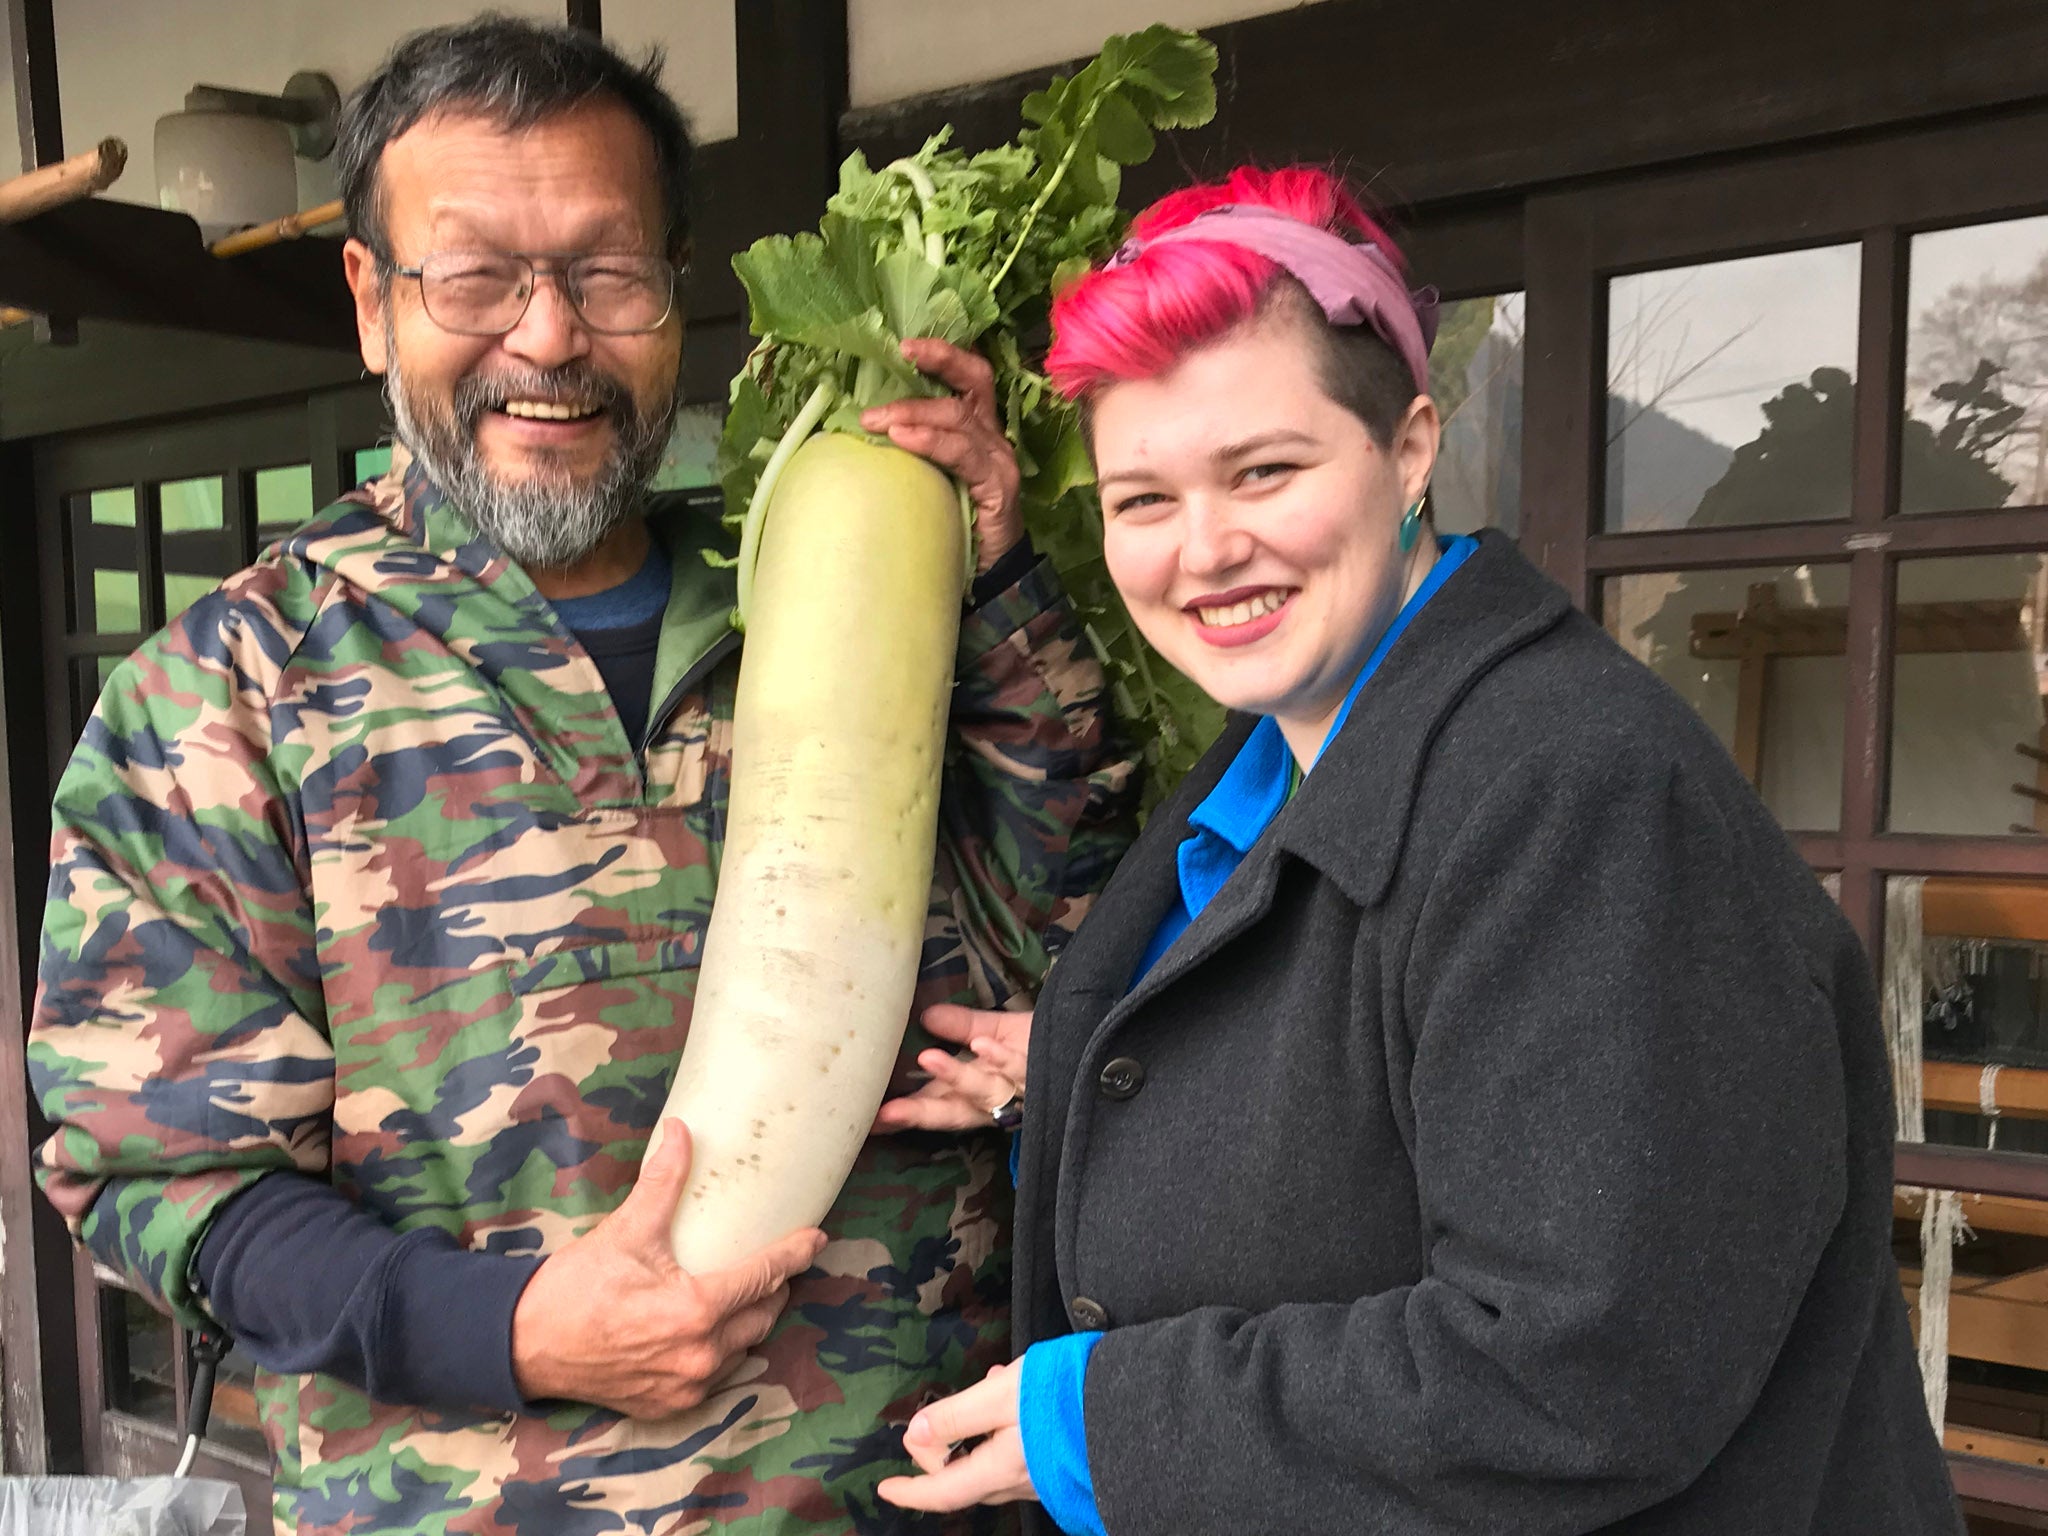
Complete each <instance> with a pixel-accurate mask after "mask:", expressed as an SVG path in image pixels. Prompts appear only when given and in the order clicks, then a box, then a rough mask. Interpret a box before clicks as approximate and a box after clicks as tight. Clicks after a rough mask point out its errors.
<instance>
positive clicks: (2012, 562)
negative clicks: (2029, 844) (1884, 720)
mask: <svg viewBox="0 0 2048 1536" xmlns="http://www.w3.org/2000/svg"><path fill="white" fill-rule="evenodd" d="M2043 566H2044V560H2043V557H2042V556H2040V555H2038V554H2021V555H1968V556H1962V557H1958V558H1952V559H1940V560H1904V561H1901V562H1900V563H1899V585H1898V612H1897V617H1896V619H1895V621H1894V625H1893V634H1894V644H1895V649H1896V658H1895V660H1894V662H1893V671H1892V770H1891V776H1892V777H1891V814H1890V825H1891V828H1892V830H1893V831H1895V832H1953V833H2001V832H2015V833H2021V834H2043V833H2048V761H2044V759H2043V757H2042V754H2043V753H2044V752H2048V736H2044V734H2043V732H2042V720H2043V716H2042V710H2041V685H2042V680H2043V675H2044V673H2043V664H2044V662H2048V650H2044V647H2043V633H2042V626H2043V621H2044V598H2048V574H2044V569H2043Z"/></svg>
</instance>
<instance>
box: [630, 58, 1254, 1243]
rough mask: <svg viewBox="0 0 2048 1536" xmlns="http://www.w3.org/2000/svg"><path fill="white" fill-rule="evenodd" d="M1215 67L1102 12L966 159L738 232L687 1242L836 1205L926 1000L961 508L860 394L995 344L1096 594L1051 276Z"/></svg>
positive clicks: (923, 159) (719, 1239)
mask: <svg viewBox="0 0 2048 1536" xmlns="http://www.w3.org/2000/svg"><path fill="white" fill-rule="evenodd" d="M1215 68H1216V50H1215V49H1214V48H1212V47H1210V46H1209V44H1207V43H1205V42H1203V41H1202V40H1201V39H1200V38H1198V37H1195V36H1193V35H1192V34H1190V33H1186V32H1177V31H1175V30H1173V29H1172V28H1169V27H1149V28H1147V29H1146V30H1144V31H1143V32H1138V33H1134V34H1132V35H1130V36H1126V37H1112V38H1110V39H1108V40H1107V41H1106V42H1105V43H1104V44H1103V49H1102V54H1101V57H1100V58H1098V59H1096V60H1095V61H1094V62H1092V63H1090V64H1089V65H1087V66H1086V67H1085V68H1083V69H1082V70H1081V71H1080V72H1079V73H1077V74H1076V75H1074V76H1073V77H1072V78H1071V79H1067V78H1063V77H1055V78H1054V79H1053V80H1052V81H1050V82H1049V83H1048V85H1047V87H1046V89H1045V90H1043V91H1040V92H1034V93H1033V95H1032V96H1031V98H1030V99H1029V100H1028V101H1027V102H1026V103H1025V113H1026V116H1027V117H1028V119H1029V120H1030V122H1031V124H1032V125H1033V126H1030V127H1027V128H1025V129H1024V130H1023V131H1022V132H1021V133H1019V134H1018V136H1017V142H1016V143H1015V144H1014V145H1006V146H1001V147H998V148H995V149H989V150H983V151H980V152H978V153H976V154H972V155H970V154H968V153H967V152H965V151H963V150H960V149H955V148H952V147H949V145H948V143H947V135H945V134H939V135H937V136H935V137H934V138H932V139H930V140H928V141H927V142H926V143H925V145H924V147H923V148H922V149H920V150H918V151H917V153H916V154H913V155H906V156H905V157H904V158H902V159H900V160H896V161H893V162H891V163H890V164H888V165H885V166H882V167H881V168H879V169H873V170H871V169H870V168H869V167H868V164H867V162H866V160H865V159H864V158H862V157H861V156H860V155H859V154H855V155H852V156H850V157H849V158H848V159H847V161H846V163H845V164H844V165H843V166H841V167H840V177H839V190H838V192H837V193H836V194H835V195H834V196H833V197H832V198H831V199H830V200H829V203H828V208H827V212H826V216H825V219H824V221H823V223H822V225H821V232H820V233H819V234H816V235H812V234H803V235H797V236H782V235H771V236H768V237H766V238H764V239H762V240H758V241H756V242H755V243H754V245H753V246H752V247H751V248H749V249H748V250H746V251H744V252H742V253H741V254H740V255H738V256H736V257H734V258H733V268H734V270H735V271H736V272H737V273H738V275H739V278H740V281H741V283H742V284H743V285H744V287H745V288H746V290H747V299H748V308H749V313H748V319H749V324H750V326H751V328H752V330H753V332H754V334H755V335H756V336H757V337H759V338H760V345H759V346H757V347H756V348H755V349H754V351H753V353H752V355H751V356H750V357H749V358H748V360H747V366H746V368H745V370H744V371H743V372H742V373H741V374H740V376H739V377H738V378H737V379H735V380H734V381H733V387H732V407H731V410H730V411H729V412H728V413H727V416H726V423H725V431H724V434H723V436H722V438H721V440H720V443H719V455H718V458H719V478H720V481H721V483H722V484H723V486H724V488H725V493H726V502H727V508H728V515H729V517H731V518H733V519H734V520H738V521H741V522H742V523H743V527H742V530H741V542H740V550H739V561H738V564H739V611H740V615H741V618H742V620H743V621H744V625H745V629H746V635H747V643H746V649H745V650H744V652H743V653H742V655H741V661H740V682H739V695H738V699H737V701H736V703H735V706H734V721H733V747H732V751H733V769H732V793H731V802H730V807H729V811H728V815H727V821H726V836H725V854H724V858H723V861H722V863H721V865H720V868H719V872H718V891H717V895H716V897H715V899H714V901H713V905H712V916H711V926H710V932H709V933H708V935H707V936H706V941H705V949H704V963H703V969H702V971H701V972H700V974H699V979H698V984H697V998H696V1005H695V1011H694V1013H693V1015H692V1018H691V1023H690V1035H689V1040H688V1042H687V1044H686V1046H685V1048H684V1051H683V1059H682V1065H681V1067H680V1069H679V1070H678V1072H677V1076H676V1082H675V1086H674V1088H673V1090H672V1091H671V1093H670V1095H669V1100H668V1106H667V1110H666V1113H668V1114H670V1115H676V1116H680V1117H681V1118H682V1119H683V1120H684V1121H685V1122H686V1123H687V1124H688V1125H689V1127H690V1132H691V1136H692V1138H693V1141H694V1145H695V1157H694V1159H693V1161H692V1165H691V1171H690V1178H689V1183H688V1185H687V1187H686V1188H685V1190H684V1193H683V1197H682V1200H681V1202H680V1203H679V1205H678V1208H677V1210H676V1214H675V1221H674V1225H673V1229H672V1230H673V1236H674V1246H675V1252H676V1257H677V1259H678V1260H679V1261H680V1262H681V1263H682V1264H683V1266H684V1267H685V1268H687V1269H692V1270H702V1269H707V1268H715V1267H718V1266H721V1265H725V1264H728V1263H731V1262H732V1261H734V1260H736V1259H740V1258H743V1257H745V1256H746V1255H747V1254H749V1253H751V1252H753V1251H754V1250H755V1249H757V1248H759V1247H760V1246H761V1245H762V1244H763V1243H766V1242H769V1241H771V1240H772V1239H774V1238H776V1237H779V1236H781V1235H782V1234H783V1233H785V1232H788V1231H789V1230H791V1229H792V1228H794V1227H799V1226H805V1225H809V1224H813V1223H816V1222H818V1221H819V1220H820V1219H821V1218H823V1217H824V1216H825V1214H826V1212H827V1211H828V1210H829V1209H830V1208H831V1205H832V1202H833V1200H834V1199H835V1198H836V1197H837V1195H838V1193H839V1189H840V1187H841V1185H843V1184H844V1183H845V1180H846V1175H847V1174H848V1172H850V1171H851V1169H852V1167H853V1163H854V1159H855V1157H856V1156H857V1154H858V1153H859V1151H860V1146H861V1142H862V1140H863V1139H864V1138H865V1137H866V1135H867V1134H868V1131H869V1128H870V1127H871V1126H872V1125H873V1123H874V1117H875V1110H876V1109H877V1108H878V1107H879V1106H880V1103H881V1099H882V1095H883V1093H884V1092H885V1091H886V1089H887V1086H888V1081H889V1075H890V1070H891V1067H892V1065H893V1063H894V1061H895V1058H896V1055H897V1052H898V1050H899V1049H900V1047H901V1044H902V1039H903V1032H904V1029H905V1028H906V1027H907V1025H908V1024H909V1020H910V1002H911V996H912V993H913V991H914V989H915V987H916V983H917V970H918V961H919V957H920V954H921V951H922V948H923V938H924V920H925V908H926V903H927V901H928V898H929V895H930V890H931V879H932V857H933V849H934V845H935V843H936V841H937V827H938V787H939V765H940V757H941V753H942V751H943V749H944V742H945V728H946V709H947V702H948V699H949V697H950V694H951V690H952V663H953V653H954V646H955V643H956V640H957V631H958V628H959V621H960V594H961V588H962V584H963V582H964V581H965V579H966V575H965V573H966V568H967V564H968V550H967V540H968V536H969V535H968V530H967V528H966V527H965V519H964V515H963V514H964V499H963V496H962V493H961V492H960V491H959V489H958V488H957V487H955V486H954V485H953V484H952V482H951V481H949V480H948V479H947V478H946V477H945V476H944V475H943V474H941V473H940V472H939V471H938V470H936V469H934V468H932V467H931V466H930V465H928V464H926V463H924V462H923V461H922V460H920V459H917V458H914V457H912V456H911V455H910V454H907V453H904V452H902V451H901V450H899V449H896V448H892V447H888V446H886V445H884V444H881V443H880V442H879V441H877V440H874V439H870V438H868V437H866V436H865V435H864V434H863V433H862V431H861V426H860V420H861V411H862V409H863V408H864V407H867V406H875V405H884V404H887V403H889V402H890V401H894V400H900V399H903V398H906V397H910V396H929V395H931V394H933V393H935V392H936V389H937V386H935V385H934V384H933V383H932V382H931V381H930V380H928V379H925V378H923V377H921V376H920V375H919V373H918V371H917V369H916V368H914V367H912V366H911V364H910V363H909V362H908V361H907V360H906V359H905V357H904V356H903V354H902V352H901V350H900V344H901V343H902V342H903V341H904V340H906V339H907V338H910V337H915V336H935V337H939V338H942V339H944V340H946V341H950V342H953V343H955V344H956V345H959V346H962V347H978V348H979V349H980V350H981V352H982V354H983V356H984V357H986V358H987V359H988V361H989V363H990V365H991V367H992V370H993V373H994V381H993V382H994V393H995V406H996V415H997V419H998V420H999V421H1000V422H1001V424H1002V426H1003V428H1004V430H1005V431H1006V432H1007V433H1008V434H1009V436H1010V439H1011V441H1012V442H1013V443H1014V444H1016V445H1017V446H1018V447H1019V449H1020V452H1019V468H1020V471H1021V474H1022V480H1023V485H1022V493H1021V502H1022V507H1023V510H1024V512H1025V514H1026V516H1027V518H1030V519H1032V520H1033V528H1034V535H1035V537H1037V538H1038V539H1039V540H1040V541H1041V548H1046V549H1049V550H1050V551H1051V552H1052V558H1053V559H1054V560H1055V561H1056V562H1057V563H1059V564H1060V567H1061V570H1062V572H1063V573H1064V574H1065V575H1066V577H1067V579H1068V580H1069V582H1070V583H1080V584H1082V587H1083V588H1085V587H1086V584H1087V583H1090V582H1092V583H1094V584H1095V588H1096V590H1097V593H1098V596H1097V600H1095V601H1093V602H1091V601H1090V599H1089V597H1088V595H1087V592H1086V590H1077V591H1076V596H1077V598H1079V600H1080V605H1081V608H1082V611H1083V614H1084V616H1085V615H1087V614H1089V613H1094V614H1096V615H1097V616H1098V617H1099V616H1101V615H1103V614H1105V613H1106V612H1107V611H1108V610H1107V607H1106V606H1105V605H1106V604H1110V603H1113V601H1114V600H1113V598H1108V597H1104V596H1101V593H1102V592H1103V591H1104V590H1106V578H1105V577H1103V575H1102V574H1101V559H1100V548H1099V546H1094V547H1081V546H1087V545H1088V543H1089V540H1088V536H1087V535H1086V534H1085V533H1081V534H1077V530H1085V529H1088V528H1091V527H1093V526H1096V525H1095V522H1094V520H1093V519H1092V517H1091V515H1090V513H1089V512H1088V510H1087V509H1086V507H1085V506H1084V503H1085V501H1086V498H1087V495H1088V492H1087V480H1088V460H1087V453H1086V450H1085V448H1084V447H1083V444H1082V441H1081V433H1080V423H1079V417H1078V415H1077V413H1076V411H1075V409H1074V407H1073V406H1072V405H1071V404H1070V403H1069V402H1066V401H1064V400H1062V399H1060V397H1059V396H1058V395H1056V394H1055V393H1053V391H1052V390H1051V388H1050V387H1049V385H1048V383H1047V381H1046V380H1045V379H1044V378H1043V377H1042V376H1041V375H1040V374H1039V373H1038V372H1037V371H1035V369H1034V368H1033V367H1032V366H1031V361H1030V360H1029V357H1028V351H1029V348H1030V347H1032V346H1034V345H1035V344H1036V341H1035V338H1037V337H1039V336H1041V335H1042V333H1043V331H1044V328H1045V323H1046V317H1047V313H1048V310H1049V308H1050V303H1051V292H1050V290H1051V288H1052V286H1053V284H1054V283H1055V282H1057V281H1058V280H1059V277H1060V275H1061V274H1062V273H1071V272H1075V271H1078V270H1080V269H1082V268H1084V267H1086V266H1087V265H1088V263H1089V262H1091V261H1093V260H1096V259H1099V258H1100V257H1102V256H1104V255H1106V254H1107V253H1108V252H1109V251H1110V250H1113V249H1114V248H1115V245H1116V242H1117V240H1118V239H1119V238H1120V236H1121V230H1122V221H1121V219H1120V217H1119V216H1118V214H1117V211H1116V207H1115V202H1116V191H1117V179H1118V170H1117V167H1118V166H1120V165H1130V164H1135V163H1136V162H1138V161H1140V160H1143V159H1144V158H1145V157H1146V156H1147V155H1149V154H1150V153H1151V151H1152V147H1153V131H1154V130H1155V129H1160V128H1183V127H1197V126H1200V125H1201V124H1202V123H1205V122H1207V121H1208V120H1209V118H1210V116H1211V115H1212V114H1213V113H1214V111H1215V106H1216V91H1215V84H1214V73H1215ZM813 434H817V435H813ZM742 508H744V509H745V511H744V515H742V514H741V510H740V509H742ZM1062 551H1065V552H1066V554H1067V555H1068V556H1070V558H1062ZM1117 627H1119V628H1121V627H1122V626H1117ZM1090 634H1091V636H1093V635H1094V634H1095V629H1094V628H1093V627H1091V629H1090ZM1096 643H1097V644H1098V645H1099V644H1100V643H1101V642H1100V641H1099V640H1098V641H1097V642H1096ZM1139 661H1140V664H1141V669H1142V664H1143V661H1144V658H1143V657H1142V656H1141V657H1140V658H1139ZM1124 670H1126V671H1129V670H1131V669H1128V668H1126V669H1124ZM1147 675H1149V670H1148V669H1147Z"/></svg>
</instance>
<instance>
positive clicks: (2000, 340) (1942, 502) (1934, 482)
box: [1899, 216, 2048, 512]
mask: <svg viewBox="0 0 2048 1536" xmlns="http://www.w3.org/2000/svg"><path fill="white" fill-rule="evenodd" d="M1909 260H1910V266H1909V269H1908V270H1909V277H1908V282H1907V293H1906V318H1907V330H1906V421H1905V435H1904V437H1903V439H1902V440H1901V442H1900V448H1899V510H1900V511H1901V512H1948V511H1961V510H1965V509H1968V508H1973V507H2000V506H2004V505H2006V504H2007V503H2014V504H2020V505H2029V506H2037V505H2040V504H2042V503H2044V502H2048V216H2042V217H2038V218H2031V219H2007V220H2004V221H2002V222H2000V223H1997V224H1977V225H1972V226H1971V227H1969V228H1967V229H1944V230H1939V231H1936V232H1935V233H1932V234H1925V235H1915V236H1914V237H1913V244H1912V247H1911V251H1910V256H1909Z"/></svg>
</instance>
